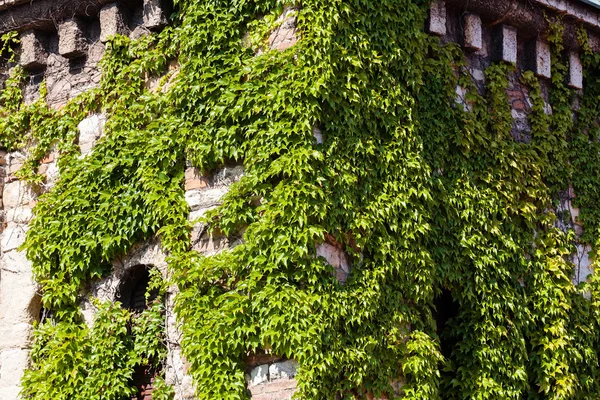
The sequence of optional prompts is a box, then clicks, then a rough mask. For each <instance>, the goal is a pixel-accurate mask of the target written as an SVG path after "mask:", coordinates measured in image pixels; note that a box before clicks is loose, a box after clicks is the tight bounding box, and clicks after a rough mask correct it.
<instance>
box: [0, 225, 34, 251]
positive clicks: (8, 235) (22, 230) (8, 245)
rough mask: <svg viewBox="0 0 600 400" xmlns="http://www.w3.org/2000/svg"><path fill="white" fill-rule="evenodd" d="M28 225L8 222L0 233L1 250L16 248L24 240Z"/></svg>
mask: <svg viewBox="0 0 600 400" xmlns="http://www.w3.org/2000/svg"><path fill="white" fill-rule="evenodd" d="M28 229H29V227H28V226H27V225H19V224H8V226H7V227H6V229H4V231H3V232H2V235H0V239H1V240H0V243H1V244H0V246H1V248H2V252H4V253H6V252H7V251H11V250H16V249H17V248H18V247H19V246H21V245H22V244H23V243H24V242H25V235H26V234H27V230H28Z"/></svg>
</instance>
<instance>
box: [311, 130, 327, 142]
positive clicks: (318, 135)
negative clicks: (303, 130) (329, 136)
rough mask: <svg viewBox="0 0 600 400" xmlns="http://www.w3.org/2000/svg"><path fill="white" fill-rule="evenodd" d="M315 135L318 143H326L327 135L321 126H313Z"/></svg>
mask: <svg viewBox="0 0 600 400" xmlns="http://www.w3.org/2000/svg"><path fill="white" fill-rule="evenodd" d="M313 136H314V137H315V140H316V141H317V144H323V143H324V141H325V137H324V136H323V130H322V129H320V128H319V127H317V126H315V127H313Z"/></svg>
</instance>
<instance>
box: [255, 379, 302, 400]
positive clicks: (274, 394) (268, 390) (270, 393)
mask: <svg viewBox="0 0 600 400" xmlns="http://www.w3.org/2000/svg"><path fill="white" fill-rule="evenodd" d="M297 386H298V383H297V382H296V380H295V379H278V380H276V381H269V382H265V383H262V384H260V385H253V386H251V385H248V389H250V393H251V395H252V399H253V400H256V399H271V400H283V399H291V398H292V396H293V394H294V392H295V391H296V387H297Z"/></svg>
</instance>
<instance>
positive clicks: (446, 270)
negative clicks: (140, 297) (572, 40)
mask: <svg viewBox="0 0 600 400" xmlns="http://www.w3.org/2000/svg"><path fill="white" fill-rule="evenodd" d="M175 6H176V7H175V9H176V12H175V13H174V15H173V16H172V19H173V20H172V23H171V25H170V27H168V28H166V29H165V30H164V31H162V32H161V33H157V34H151V35H147V36H145V37H143V38H141V39H139V40H136V41H132V40H130V39H128V38H126V37H123V36H116V37H113V38H112V39H111V40H110V41H109V43H108V44H107V51H106V55H105V57H104V59H103V61H102V70H103V78H102V82H101V84H100V85H99V87H97V88H95V89H92V90H90V91H88V92H86V93H85V94H83V95H81V96H79V97H77V98H76V99H74V100H72V101H70V102H69V103H68V104H67V105H66V106H65V107H63V108H61V109H60V110H54V109H52V108H51V107H49V106H48V105H47V104H46V102H45V90H44V88H42V91H41V96H40V99H39V100H37V101H36V102H34V103H32V104H30V105H24V104H23V95H22V91H21V89H22V82H23V79H24V72H23V71H22V70H20V69H18V68H15V69H13V71H12V74H11V77H10V79H9V80H8V81H7V83H6V85H5V89H4V90H3V91H2V92H1V94H0V106H1V109H0V139H1V140H2V143H3V145H4V146H5V147H7V148H8V149H10V150H15V149H23V148H25V149H28V152H27V154H28V157H29V158H28V160H27V162H26V163H25V165H24V166H23V168H22V169H21V170H20V171H19V173H18V177H19V178H20V179H22V180H25V181H27V182H29V183H30V184H31V185H32V186H33V187H34V188H35V189H36V190H39V191H41V190H43V189H44V176H43V175H41V174H39V173H38V172H39V171H38V166H39V161H40V160H41V159H42V158H43V157H44V156H45V155H46V154H47V153H48V152H51V151H57V152H59V153H60V158H59V162H60V164H59V166H60V177H59V179H58V181H57V183H56V185H55V186H54V187H53V188H52V189H51V190H50V191H48V192H47V193H45V194H43V195H42V196H41V197H40V198H39V202H38V204H37V205H36V207H35V210H34V214H35V216H34V219H33V221H32V222H31V226H30V230H29V232H28V235H27V241H26V243H25V245H24V250H26V252H27V256H28V258H29V259H30V260H31V261H32V263H33V269H34V274H35V277H36V279H37V281H38V282H39V283H40V286H41V289H42V302H43V306H44V307H45V308H47V309H49V310H51V311H52V318H50V319H48V320H46V321H43V322H41V323H40V324H39V326H38V327H37V329H36V334H35V345H34V349H33V352H32V366H31V368H30V370H29V371H28V372H27V373H26V375H25V378H24V379H23V393H22V394H23V396H24V397H25V398H30V399H49V398H52V399H79V398H82V399H83V398H98V396H99V395H98V393H102V395H101V396H102V398H106V399H123V398H128V397H130V396H131V395H132V394H133V393H135V387H134V386H133V385H132V376H133V372H134V370H135V368H137V367H140V366H144V365H151V366H153V367H154V368H157V369H160V366H161V365H162V364H163V363H164V359H165V356H166V349H165V347H164V324H163V322H161V321H164V318H165V317H164V305H163V304H164V303H163V302H162V300H161V299H162V298H164V296H165V293H166V288H167V286H168V285H171V284H172V285H177V287H178V291H179V293H178V295H177V296H176V299H175V302H176V312H177V315H178V318H179V319H180V321H181V323H182V325H181V329H182V333H183V341H182V349H183V352H184V354H185V356H186V358H187V360H188V362H189V364H190V374H191V375H192V377H193V379H194V383H195V385H196V392H197V397H198V398H200V399H246V398H248V393H247V389H246V384H245V377H244V374H245V367H246V366H245V365H244V360H245V357H246V356H247V355H248V354H250V353H252V352H258V351H261V350H266V351H268V352H271V353H273V354H276V355H278V356H282V357H287V358H293V359H295V360H297V361H298V363H299V365H300V368H299V372H298V373H299V374H298V377H297V379H298V392H297V396H298V398H303V399H322V398H327V399H335V398H344V399H346V398H368V396H371V395H373V396H375V397H382V396H387V397H388V398H408V399H441V398H444V399H458V398H476V399H498V398H502V399H509V398H510V399H520V398H524V397H527V398H532V399H537V398H540V399H541V398H552V399H573V398H574V399H588V398H593V397H597V396H598V393H600V379H599V378H600V377H599V376H598V349H599V348H600V314H599V310H600V309H599V308H598V305H599V303H598V302H599V300H598V299H599V298H600V282H599V281H598V278H597V277H596V276H593V277H590V279H589V280H588V281H587V282H584V283H583V284H580V285H579V286H574V285H573V283H572V282H571V277H572V275H573V268H574V266H573V263H572V262H571V254H573V253H574V251H575V250H574V248H575V246H577V245H579V246H583V245H587V246H591V247H590V248H591V249H592V252H591V254H592V255H593V254H594V251H595V249H596V247H597V246H596V243H597V240H598V237H599V235H598V232H599V230H600V222H599V221H600V209H599V208H598V206H597V204H600V202H599V201H598V199H600V197H599V196H600V195H599V193H600V182H599V181H598V179H599V178H598V176H599V175H598V173H597V171H598V170H599V169H600V158H599V157H600V151H598V150H599V149H598V134H599V131H598V125H597V124H596V122H597V119H598V116H599V115H600V110H598V107H599V106H598V101H597V99H598V92H599V90H600V79H599V77H600V72H599V71H600V59H599V58H598V56H597V55H594V54H592V53H589V54H588V55H587V58H586V60H585V64H586V75H585V88H586V90H585V92H584V93H583V95H582V96H581V97H580V98H579V108H578V109H577V110H576V115H573V111H572V108H571V104H572V101H573V100H574V99H575V94H574V93H573V91H572V90H570V89H568V88H567V86H566V84H565V79H566V71H567V65H566V64H565V63H564V62H563V61H562V58H561V53H562V52H563V48H562V31H561V28H560V26H561V25H560V21H558V22H557V23H552V24H551V26H552V29H551V35H550V38H549V39H550V43H551V46H552V48H553V62H552V66H553V67H552V68H553V69H552V82H551V84H550V88H549V94H548V95H547V96H546V95H545V94H544V91H543V90H542V84H543V83H541V82H540V81H539V80H538V78H537V77H536V76H535V75H533V74H532V73H531V72H526V73H523V74H519V73H518V72H517V71H516V68H515V67H514V66H513V65H509V64H503V63H500V64H492V65H491V66H490V67H489V68H487V70H486V71H485V76H486V84H485V87H479V86H477V85H475V84H474V83H473V82H472V79H471V76H470V75H469V73H468V69H467V67H466V63H465V61H464V60H463V56H462V54H461V51H460V49H459V48H458V47H457V46H455V45H444V46H442V45H440V42H439V40H438V39H436V38H433V37H430V36H429V35H427V34H426V33H424V31H423V26H424V21H425V18H426V10H427V7H428V2H427V1H424V0H423V1H421V0H382V1H379V2H377V3H376V4H375V3H371V2H365V1H360V0H336V1H323V0H305V1H302V2H294V1H278V0H253V1H233V0H220V1H212V2H196V1H187V0H179V1H176V2H175ZM290 10H292V11H290ZM284 11H285V12H286V13H287V14H286V15H287V16H288V17H290V18H295V20H296V25H297V32H296V35H297V37H298V38H299V40H298V41H297V43H296V44H295V45H294V46H292V47H290V48H287V49H285V50H283V51H278V50H272V49H269V40H268V39H269V35H270V33H271V32H272V31H273V29H276V28H278V27H279V26H280V25H281V24H282V21H281V19H280V18H279V16H280V15H282V13H283V12H284ZM580 37H581V40H582V44H583V45H584V46H585V37H584V35H580ZM7 38H8V37H7ZM5 40H8V39H5ZM169 65H171V66H172V65H177V72H173V71H171V72H169ZM149 77H154V78H160V79H159V81H160V84H159V86H158V87H157V88H152V87H150V86H149V85H146V84H145V83H146V80H147V78H149ZM515 77H517V79H519V80H520V81H521V82H522V84H523V85H524V86H526V87H527V88H528V93H529V99H530V101H531V113H530V115H529V119H530V121H529V122H530V126H531V139H530V141H529V142H527V143H525V142H517V141H515V140H514V139H513V137H512V136H511V130H512V117H511V109H510V106H509V103H508V99H507V94H506V89H507V88H508V86H509V81H510V79H512V78H515ZM457 86H458V87H460V88H461V89H463V90H464V93H465V96H464V99H460V101H459V102H457V100H456V88H457ZM98 112H102V113H104V114H105V115H106V116H107V123H106V126H105V135H104V137H103V138H102V139H100V140H99V141H98V143H97V145H96V146H95V147H94V150H93V151H92V152H91V153H90V154H87V155H85V156H80V154H79V151H78V147H77V134H78V132H77V124H78V123H79V122H80V121H81V120H82V119H84V118H85V117H86V116H88V115H90V114H91V113H98ZM575 116H576V117H577V118H574V117H575ZM315 128H319V129H320V130H321V131H322V134H323V141H322V142H321V141H320V140H319V141H317V139H316V138H315V136H314V130H315ZM186 163H191V164H192V165H193V166H194V167H196V168H198V169H199V170H201V171H203V172H205V173H210V172H211V171H214V170H215V169H216V168H219V167H220V166H223V165H230V164H241V165H243V167H244V175H243V177H242V178H241V179H240V180H239V182H236V183H235V184H233V185H232V187H231V189H230V191H229V193H228V194H227V195H226V196H225V197H224V198H223V199H222V205H221V206H219V207H218V208H216V209H214V210H211V211H210V212H208V213H206V215H205V216H204V217H203V219H202V221H203V223H205V224H207V225H208V227H209V229H210V231H211V232H212V233H213V234H214V235H225V236H234V235H241V236H243V239H244V240H243V242H242V243H241V244H239V245H238V246H236V247H233V248H231V249H227V250H225V251H222V252H220V253H218V254H216V255H212V256H206V255H203V254H200V253H198V252H196V251H194V250H192V249H191V243H190V230H191V223H190V222H189V221H188V214H189V209H188V205H187V203H186V201H185V197H184V194H185V192H184V187H183V180H184V171H185V168H186ZM570 187H572V189H573V191H574V192H575V193H576V199H575V200H574V204H575V206H577V207H580V209H581V213H580V214H579V217H578V219H577V220H576V222H577V223H582V224H583V226H584V227H585V231H584V233H583V235H582V236H580V237H577V236H576V235H575V232H574V231H573V229H571V228H572V227H573V224H572V223H569V224H566V223H565V221H566V220H571V216H570V215H568V214H567V213H563V212H562V211H561V210H562V209H561V207H562V206H561V204H562V203H561V201H562V200H561V199H564V194H565V193H567V192H569V190H570ZM152 236H158V237H159V238H160V239H161V243H162V246H163V249H164V250H165V252H166V253H167V254H168V262H169V270H170V272H169V276H171V277H172V279H171V280H170V281H169V282H162V283H160V282H159V279H158V278H156V279H155V283H154V284H153V285H151V287H152V289H156V288H159V287H160V288H161V289H160V291H161V295H160V296H159V298H158V299H157V300H155V301H154V302H152V304H151V306H150V307H149V309H148V310H146V311H144V312H143V313H142V314H140V315H133V314H132V313H131V312H129V311H126V310H124V309H122V308H120V307H118V306H117V305H114V304H111V303H100V302H97V304H96V305H97V307H98V310H99V311H98V313H97V315H96V318H95V321H94V323H93V324H92V325H91V326H88V325H87V324H86V323H85V322H84V321H83V319H82V316H81V315H80V313H79V305H80V302H81V298H82V294H83V293H85V288H86V287H87V285H88V284H89V283H90V282H91V281H93V280H95V279H99V278H102V277H106V276H107V275H109V274H110V273H111V268H112V267H111V265H112V264H111V262H112V260H114V259H115V258H116V257H118V256H120V255H122V254H125V253H126V252H127V251H128V250H129V249H131V247H132V246H133V245H134V244H135V243H139V242H141V241H144V240H147V239H149V238H151V237H152ZM326 241H327V242H328V243H335V245H336V246H337V247H339V248H342V249H343V250H344V251H345V253H346V254H347V256H348V259H349V260H350V261H351V264H352V269H351V273H350V275H349V278H348V280H347V282H346V283H345V284H342V283H340V282H339V281H338V280H337V279H335V275H334V271H333V267H332V266H330V265H328V264H327V263H326V262H325V260H324V259H323V258H320V257H316V256H315V254H316V248H317V246H318V245H319V244H321V243H323V242H326ZM157 282H159V283H157ZM443 293H450V295H451V300H450V301H451V302H452V303H453V305H454V306H455V307H456V309H457V310H458V311H457V313H456V315H455V316H454V317H453V318H451V319H450V320H449V321H448V322H447V323H446V324H444V325H441V324H439V325H438V324H437V323H436V319H435V318H434V317H435V315H436V313H437V311H436V309H435V308H436V301H435V299H436V298H438V297H439V296H440V295H442V294H443ZM155 386H156V388H157V389H156V390H155V392H154V394H153V396H154V398H159V399H162V398H165V399H166V398H169V397H172V395H173V393H172V389H171V388H169V387H168V386H167V385H166V383H165V382H164V376H161V375H159V377H158V378H157V381H156V382H155Z"/></svg>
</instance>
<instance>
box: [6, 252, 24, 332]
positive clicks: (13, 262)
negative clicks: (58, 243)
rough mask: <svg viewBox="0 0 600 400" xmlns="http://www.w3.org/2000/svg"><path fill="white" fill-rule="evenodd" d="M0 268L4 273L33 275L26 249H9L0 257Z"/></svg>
mask: <svg viewBox="0 0 600 400" xmlns="http://www.w3.org/2000/svg"><path fill="white" fill-rule="evenodd" d="M0 269H1V270H2V273H5V272H9V273H11V274H25V275H27V274H29V275H31V261H29V260H28V259H27V255H26V254H25V252H24V251H9V252H8V253H5V254H3V255H2V257H1V258H0ZM0 337H1V336H0Z"/></svg>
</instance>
